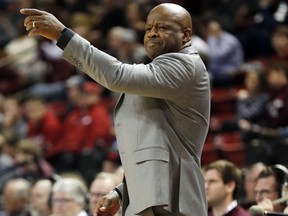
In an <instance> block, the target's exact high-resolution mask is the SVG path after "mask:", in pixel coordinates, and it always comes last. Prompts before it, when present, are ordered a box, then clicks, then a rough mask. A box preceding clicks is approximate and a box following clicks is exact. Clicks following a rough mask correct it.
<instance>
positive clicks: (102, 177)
mask: <svg viewBox="0 0 288 216" xmlns="http://www.w3.org/2000/svg"><path fill="white" fill-rule="evenodd" d="M118 184H119V182H118V181H117V176H116V175H115V174H113V173H107V172H100V173H99V174H97V176H96V177H95V179H94V180H93V181H92V183H91V185H90V188H89V212H90V213H91V215H93V213H94V210H95V209H96V206H97V203H98V202H99V200H100V199H101V198H102V197H103V196H105V195H106V194H108V193H109V192H110V191H111V190H113V189H114V188H115V187H116V186H117V185H118ZM117 215H118V214H117Z"/></svg>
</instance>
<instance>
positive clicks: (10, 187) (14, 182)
mask: <svg viewBox="0 0 288 216" xmlns="http://www.w3.org/2000/svg"><path fill="white" fill-rule="evenodd" d="M29 192H30V183H29V182H28V181H27V180H26V179H23V178H15V179H10V180H9V181H7V183H6V184H5V186H4V190H3V200H4V205H3V208H4V212H3V213H1V212H0V215H4V216H29V215H30V213H29Z"/></svg>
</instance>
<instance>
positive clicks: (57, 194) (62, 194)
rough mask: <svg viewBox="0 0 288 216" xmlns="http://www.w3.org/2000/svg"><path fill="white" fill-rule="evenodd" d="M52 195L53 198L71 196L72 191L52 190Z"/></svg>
mask: <svg viewBox="0 0 288 216" xmlns="http://www.w3.org/2000/svg"><path fill="white" fill-rule="evenodd" d="M53 197H54V198H71V197H73V196H72V193H70V192H68V191H55V192H53Z"/></svg>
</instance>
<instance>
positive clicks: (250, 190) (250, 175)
mask: <svg viewBox="0 0 288 216" xmlns="http://www.w3.org/2000/svg"><path fill="white" fill-rule="evenodd" d="M265 168H266V165H265V164H263V163H261V162H258V163H255V164H252V165H250V166H248V167H247V168H245V169H244V171H243V173H244V188H243V189H244V198H243V200H242V201H241V203H240V205H241V206H243V207H244V208H245V209H248V208H250V207H251V206H252V205H254V204H256V200H255V192H254V189H255V185H256V181H257V178H258V175H259V173H260V172H261V171H262V170H264V169H265Z"/></svg>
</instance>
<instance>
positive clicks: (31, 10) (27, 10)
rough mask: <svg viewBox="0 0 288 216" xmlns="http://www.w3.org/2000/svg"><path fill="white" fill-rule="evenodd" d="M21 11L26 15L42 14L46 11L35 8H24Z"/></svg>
mask: <svg viewBox="0 0 288 216" xmlns="http://www.w3.org/2000/svg"><path fill="white" fill-rule="evenodd" d="M20 13H21V14H24V15H42V14H45V13H46V12H45V11H42V10H38V9H35V8H22V9H21V10H20Z"/></svg>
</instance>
